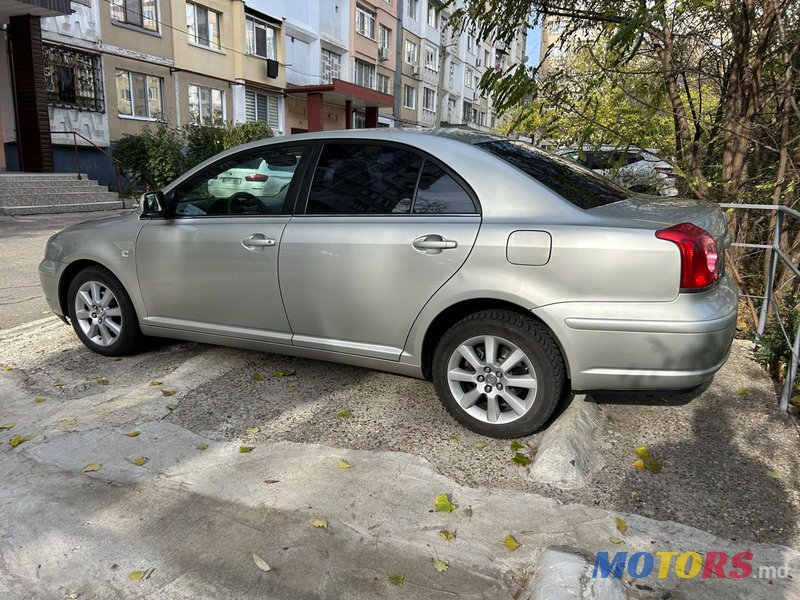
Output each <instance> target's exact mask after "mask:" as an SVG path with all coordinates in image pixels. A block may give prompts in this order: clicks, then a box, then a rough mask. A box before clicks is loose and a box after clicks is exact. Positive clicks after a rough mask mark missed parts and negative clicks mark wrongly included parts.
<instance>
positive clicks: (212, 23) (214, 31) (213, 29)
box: [186, 2, 219, 50]
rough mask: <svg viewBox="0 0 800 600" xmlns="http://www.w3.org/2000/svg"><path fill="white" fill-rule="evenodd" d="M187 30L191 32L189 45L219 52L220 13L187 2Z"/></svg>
mask: <svg viewBox="0 0 800 600" xmlns="http://www.w3.org/2000/svg"><path fill="white" fill-rule="evenodd" d="M186 30H187V31H188V32H189V43H192V44H197V45H198V46H205V47H206V48H214V49H215V50H219V13H218V12H215V11H213V10H209V9H207V8H206V7H205V6H200V5H199V4H193V3H191V2H187V3H186Z"/></svg>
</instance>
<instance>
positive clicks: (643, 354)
mask: <svg viewBox="0 0 800 600" xmlns="http://www.w3.org/2000/svg"><path fill="white" fill-rule="evenodd" d="M737 309H738V293H737V291H736V288H735V287H734V286H733V284H732V283H731V281H730V280H729V279H728V278H727V277H725V278H723V279H722V281H720V282H719V284H717V285H716V286H715V287H714V288H713V289H711V290H708V291H706V292H700V293H696V294H679V295H678V297H677V298H676V299H675V300H673V301H671V302H647V303H634V302H631V303H623V302H568V303H561V304H553V305H549V306H544V307H541V308H538V309H535V310H534V311H533V314H534V315H536V316H537V317H539V318H540V319H542V321H544V322H545V323H546V324H547V325H548V326H549V327H550V328H551V329H552V330H553V332H554V334H555V335H556V337H557V339H558V341H559V343H560V344H561V348H562V350H563V352H564V355H565V358H566V360H567V363H568V365H569V371H570V378H571V380H572V388H573V389H574V390H681V389H687V388H691V387H694V386H697V385H700V384H701V383H703V382H704V381H706V380H708V379H710V378H711V377H712V376H713V375H714V373H716V372H717V371H718V370H719V369H720V367H722V365H723V364H725V361H726V360H727V358H728V353H729V352H730V347H731V342H732V341H733V337H734V334H735V333H736V317H737Z"/></svg>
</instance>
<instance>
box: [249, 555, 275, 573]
mask: <svg viewBox="0 0 800 600" xmlns="http://www.w3.org/2000/svg"><path fill="white" fill-rule="evenodd" d="M253 562H254V563H256V566H257V567H258V568H259V569H261V570H262V571H264V572H265V573H267V572H269V571H271V569H270V567H269V565H268V564H267V562H266V561H265V560H264V559H263V558H261V557H260V556H259V555H258V554H256V553H255V552H253Z"/></svg>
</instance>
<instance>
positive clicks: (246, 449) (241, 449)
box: [239, 446, 255, 454]
mask: <svg viewBox="0 0 800 600" xmlns="http://www.w3.org/2000/svg"><path fill="white" fill-rule="evenodd" d="M253 450H255V446H239V454H247V453H248V452H252V451H253Z"/></svg>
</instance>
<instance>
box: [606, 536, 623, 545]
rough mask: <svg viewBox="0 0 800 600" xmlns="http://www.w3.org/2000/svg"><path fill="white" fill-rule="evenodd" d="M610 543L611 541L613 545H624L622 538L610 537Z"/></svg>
mask: <svg viewBox="0 0 800 600" xmlns="http://www.w3.org/2000/svg"><path fill="white" fill-rule="evenodd" d="M608 541H610V542H611V543H612V544H621V543H622V538H618V537H610V538H608Z"/></svg>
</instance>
